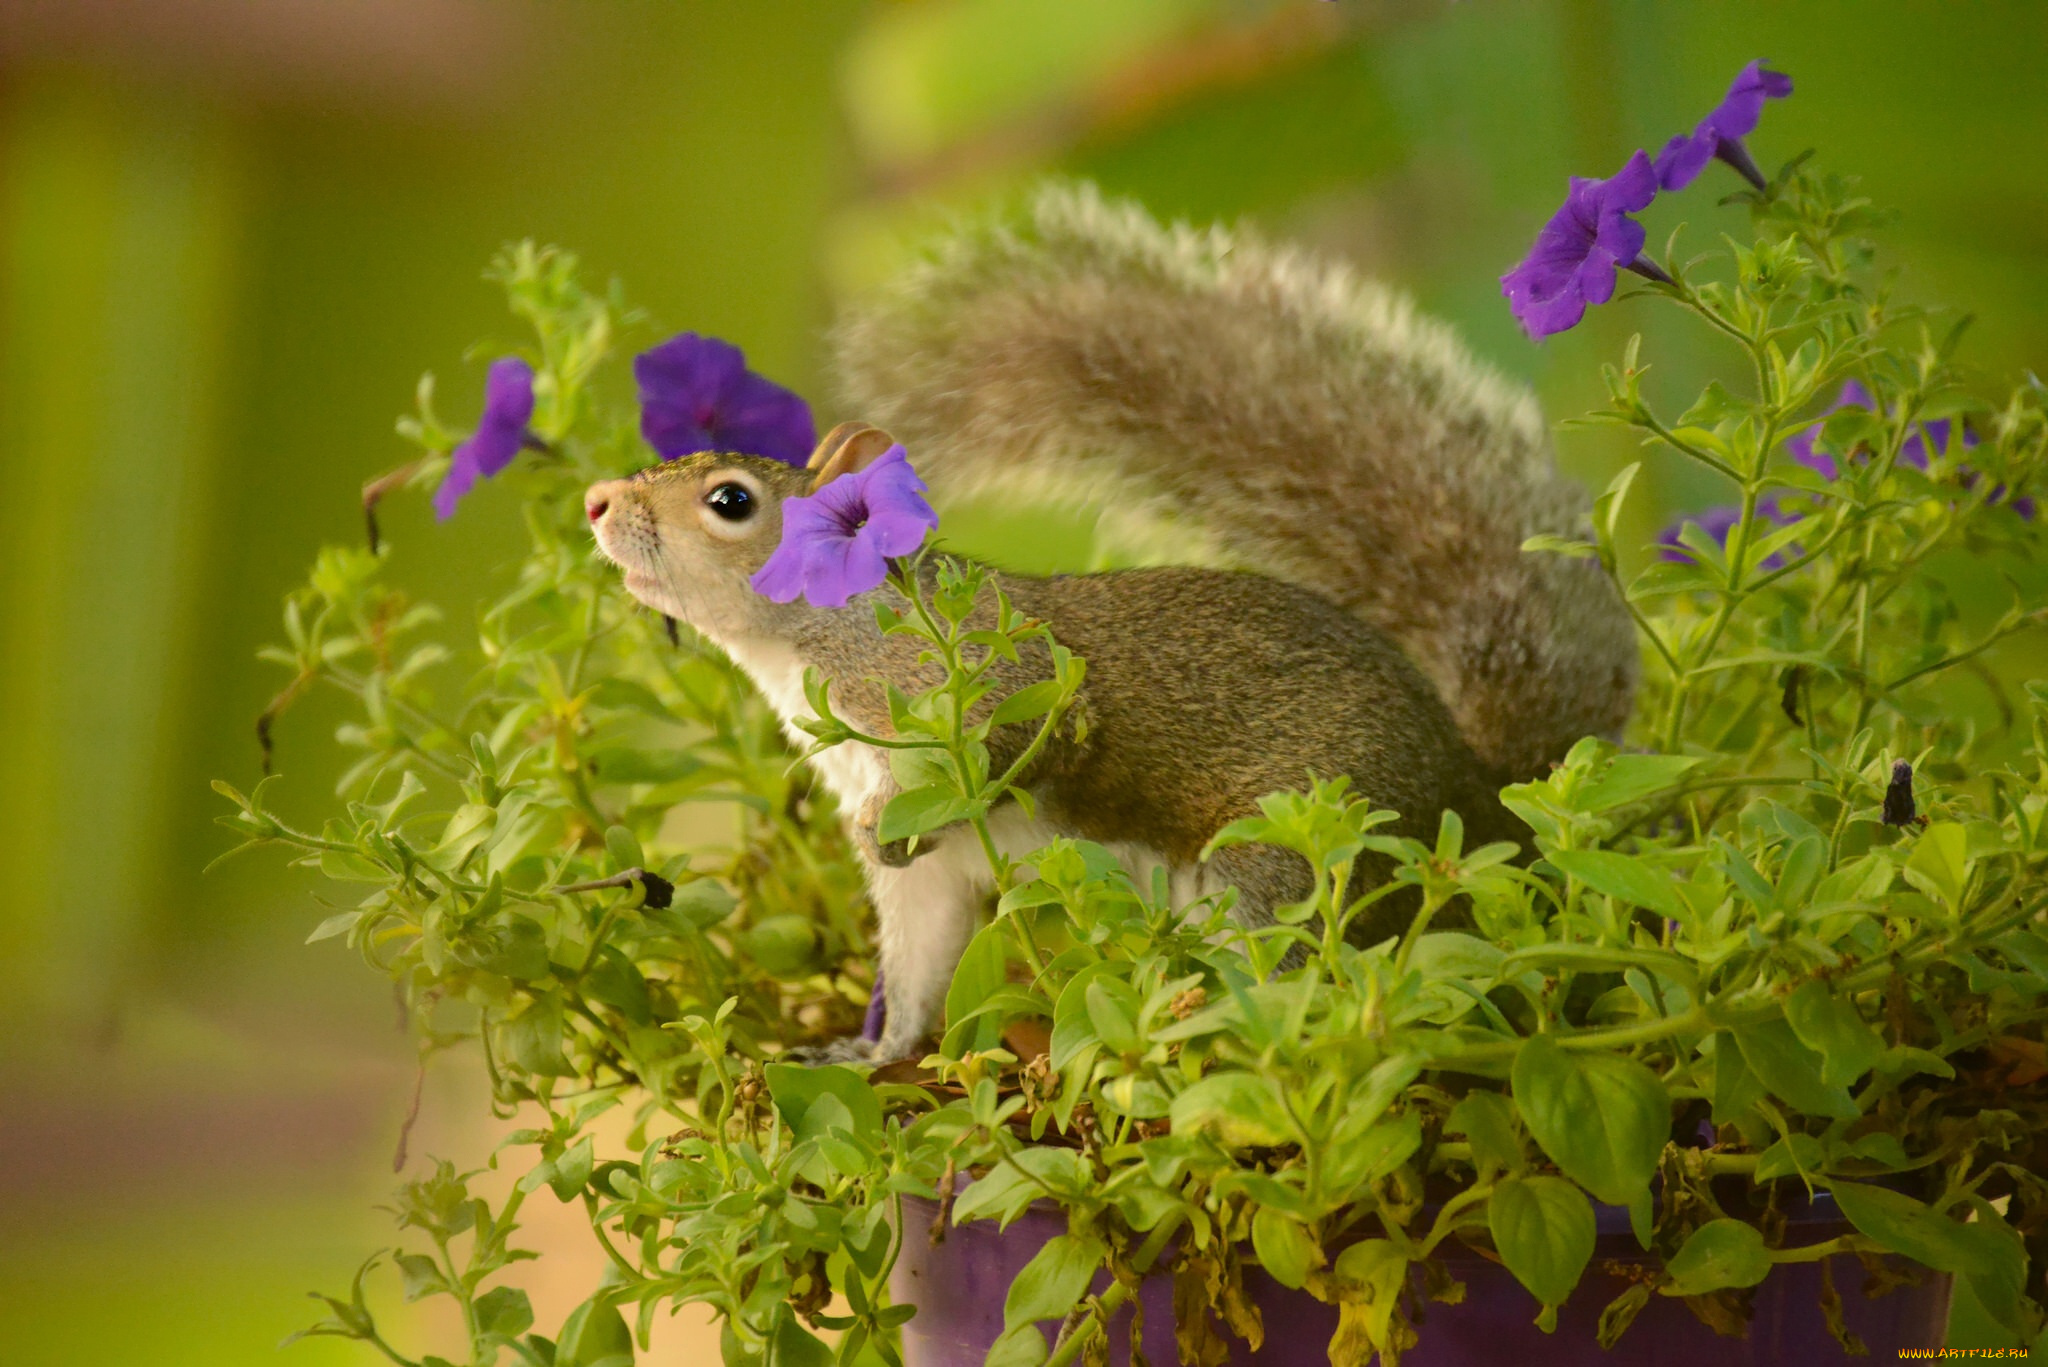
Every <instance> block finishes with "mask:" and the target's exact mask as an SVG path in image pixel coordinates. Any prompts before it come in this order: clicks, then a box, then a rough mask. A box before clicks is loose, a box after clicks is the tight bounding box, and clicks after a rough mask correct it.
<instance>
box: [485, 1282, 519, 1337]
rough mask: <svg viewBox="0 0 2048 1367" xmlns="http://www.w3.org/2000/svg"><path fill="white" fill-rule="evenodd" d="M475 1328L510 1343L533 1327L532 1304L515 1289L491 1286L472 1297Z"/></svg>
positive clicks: (512, 1287) (514, 1287)
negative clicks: (474, 1300)
mask: <svg viewBox="0 0 2048 1367" xmlns="http://www.w3.org/2000/svg"><path fill="white" fill-rule="evenodd" d="M476 1327H477V1331H478V1332H479V1333H484V1334H495V1335H497V1336H498V1337H499V1338H501V1339H504V1340H506V1341H507V1342H510V1341H511V1340H513V1339H515V1338H518V1337H519V1336H520V1335H521V1334H523V1333H525V1332H526V1331H527V1330H529V1329H531V1328H533V1304H532V1302H530V1301H528V1300H527V1298H526V1293H525V1292H524V1291H521V1290H520V1289H519V1288H518V1287H516V1286H498V1287H493V1288H491V1289H490V1290H489V1291H486V1292H484V1294H483V1295H481V1296H478V1297H477V1298H476Z"/></svg>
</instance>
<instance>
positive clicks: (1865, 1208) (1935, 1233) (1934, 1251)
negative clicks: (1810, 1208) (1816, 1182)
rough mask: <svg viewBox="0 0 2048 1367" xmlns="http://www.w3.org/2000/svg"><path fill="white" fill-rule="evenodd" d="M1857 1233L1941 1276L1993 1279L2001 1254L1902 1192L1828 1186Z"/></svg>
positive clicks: (1964, 1227)
mask: <svg viewBox="0 0 2048 1367" xmlns="http://www.w3.org/2000/svg"><path fill="white" fill-rule="evenodd" d="M1828 1190H1830V1191H1831V1192H1833V1193H1834V1197H1835V1204H1836V1205H1838V1206H1840V1207H1841V1208H1842V1214H1843V1215H1844V1216H1846V1217H1847V1218H1848V1221H1849V1223H1850V1224H1852V1225H1854V1226H1856V1232H1857V1233H1859V1234H1862V1235H1864V1236H1865V1237H1867V1238H1870V1239H1874V1240H1876V1241H1877V1242H1878V1243H1880V1244H1883V1245H1884V1246H1885V1247H1886V1248H1888V1249H1890V1250H1891V1251H1892V1252H1894V1253H1903V1254H1904V1255H1906V1256H1907V1257H1908V1258H1911V1259H1912V1260H1913V1261H1914V1262H1916V1263H1920V1264H1922V1265H1923V1266H1926V1267H1931V1268H1933V1269H1934V1270H1935V1271H1936V1272H1956V1273H1962V1274H1965V1275H1987V1274H1995V1273H1996V1272H1997V1271H1998V1264H1999V1255H1998V1253H1997V1251H1996V1250H1995V1249H1994V1248H1993V1247H1991V1246H1990V1245H1987V1244H1986V1243H1985V1241H1984V1240H1983V1239H1982V1238H1980V1237H1979V1236H1977V1235H1976V1234H1973V1233H1972V1232H1971V1227H1970V1226H1968V1225H1966V1224H1964V1223H1962V1221H1960V1220H1951V1219H1949V1218H1948V1217H1947V1216H1946V1215H1943V1214H1941V1213H1939V1212H1938V1211H1936V1210H1934V1209H1933V1208H1932V1207H1931V1206H1926V1205H1922V1204H1921V1203H1920V1202H1918V1201H1916V1200H1914V1199H1913V1198H1912V1197H1910V1196H1908V1195H1906V1194H1905V1193H1904V1192H1901V1191H1893V1190H1891V1189H1890V1188H1889V1187H1876V1186H1870V1185H1869V1184H1867V1183H1863V1182H1843V1181H1834V1182H1830V1183H1829V1184H1828Z"/></svg>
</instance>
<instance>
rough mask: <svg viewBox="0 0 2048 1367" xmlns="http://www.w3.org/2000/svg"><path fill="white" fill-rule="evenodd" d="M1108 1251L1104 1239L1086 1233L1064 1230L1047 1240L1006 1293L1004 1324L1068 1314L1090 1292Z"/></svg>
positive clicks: (1017, 1324) (1016, 1325)
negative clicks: (1067, 1232)
mask: <svg viewBox="0 0 2048 1367" xmlns="http://www.w3.org/2000/svg"><path fill="white" fill-rule="evenodd" d="M1108 1255H1109V1248H1108V1246H1107V1245H1106V1244H1104V1243H1103V1242H1102V1240H1100V1239H1095V1238H1090V1237H1087V1236H1085V1235H1080V1234H1062V1235H1059V1236H1058V1237H1056V1238H1052V1239H1048V1240H1046V1243H1045V1247H1044V1248H1041V1249H1039V1250H1038V1252H1037V1254H1036V1255H1034V1256H1033V1257H1032V1259H1031V1261H1030V1262H1028V1263H1026V1264H1024V1267H1023V1270H1022V1271H1020V1272H1018V1273H1017V1276H1016V1279H1015V1280H1014V1281H1012V1282H1011V1283H1010V1290H1009V1294H1007V1295H1005V1296H1004V1297H1003V1328H1004V1329H1005V1330H1011V1329H1017V1328H1020V1327H1022V1326H1024V1325H1028V1324H1032V1323H1035V1322H1036V1321H1038V1320H1050V1319H1061V1318H1064V1317H1065V1315H1066V1313H1067V1312H1068V1311H1069V1310H1072V1309H1073V1308H1074V1305H1075V1303H1076V1302H1078V1301H1079V1300H1080V1299H1081V1297H1082V1296H1083V1295H1085V1294H1087V1291H1088V1283H1089V1282H1090V1281H1092V1280H1094V1277H1095V1273H1096V1271H1097V1270H1098V1269H1100V1268H1101V1266H1102V1261H1103V1259H1104V1258H1106V1257H1107V1256H1108Z"/></svg>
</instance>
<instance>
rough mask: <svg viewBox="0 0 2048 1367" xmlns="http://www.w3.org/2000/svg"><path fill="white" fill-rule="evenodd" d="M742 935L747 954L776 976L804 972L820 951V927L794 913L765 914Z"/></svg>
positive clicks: (764, 969)
mask: <svg viewBox="0 0 2048 1367" xmlns="http://www.w3.org/2000/svg"><path fill="white" fill-rule="evenodd" d="M740 938H741V943H742V945H743V946H744V947H745V949H746V951H747V954H748V956H749V957H750V958H752V959H753V961H754V962H755V963H757V964H759V965H760V966H761V969H762V971H763V972H765V973H767V974H768V975H769V976H770V977H774V978H794V977H799V976H801V975H803V974H804V973H806V972H808V971H809V970H810V969H811V967H812V961H813V960H814V959H815V958H816V956H817V952H818V927H817V926H816V925H815V924H813V923H812V921H811V918H810V917H808V916H802V915H798V914H797V913H795V912H785V913H784V914H782V915H780V916H765V917H763V918H762V919H761V920H760V921H759V922H758V923H756V924H755V925H754V926H753V927H752V928H751V929H749V930H748V931H747V932H746V934H745V935H743V936H741V937H740Z"/></svg>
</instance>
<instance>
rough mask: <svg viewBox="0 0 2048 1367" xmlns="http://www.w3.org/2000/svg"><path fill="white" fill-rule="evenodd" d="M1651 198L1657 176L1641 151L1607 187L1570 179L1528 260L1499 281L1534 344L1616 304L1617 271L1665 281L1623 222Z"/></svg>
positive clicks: (1632, 226)
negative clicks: (1593, 307) (1591, 307)
mask: <svg viewBox="0 0 2048 1367" xmlns="http://www.w3.org/2000/svg"><path fill="white" fill-rule="evenodd" d="M1656 197H1657V176H1656V172H1655V171H1654V170H1653V169H1652V168H1651V166H1650V159H1649V157H1647V156H1645V155H1644V154H1643V153H1641V152H1637V153H1636V154H1635V155H1634V156H1632V157H1630V158H1629V159H1628V164H1627V165H1625V166H1623V167H1622V168H1621V170H1619V171H1617V172H1615V173H1614V175H1613V176H1611V177H1609V178H1608V179H1606V180H1586V179H1584V178H1583V177H1580V176H1573V177H1572V185H1571V192H1570V193H1569V194H1567V195H1566V196H1565V201H1564V205H1563V207H1561V208H1560V209H1559V210H1558V211H1557V212H1556V213H1555V214H1552V215H1551V217H1550V222H1548V223H1546V224H1544V225H1543V231H1542V232H1540V233H1538V234H1537V235H1536V245H1535V246H1533V247H1531V248H1530V249H1529V255H1528V256H1527V257H1526V258H1525V259H1524V260H1523V261H1522V263H1521V264H1520V265H1518V266H1516V267H1515V268H1514V269H1513V270H1511V271H1509V272H1508V273H1507V274H1506V275H1503V276H1502V277H1501V278H1500V290H1501V293H1502V294H1504V295H1506V296H1507V299H1508V308H1509V309H1510V310H1511V311H1512V312H1513V313H1514V315H1515V319H1516V321H1518V322H1520V323H1521V325H1522V330H1523V331H1524V332H1527V333H1528V334H1529V336H1530V337H1531V338H1532V339H1535V340H1539V341H1540V340H1541V339H1543V338H1545V337H1548V336H1550V335H1551V334H1553V333H1558V332H1563V331H1565V330H1566V329H1567V328H1570V327H1573V326H1575V325H1576V324H1577V323H1578V321H1579V319H1581V318H1583V317H1584V316H1585V314H1586V305H1588V304H1604V303H1606V302H1607V301H1608V300H1609V299H1611V298H1613V297H1614V273H1615V271H1616V270H1617V269H1628V270H1634V271H1638V272H1640V273H1642V274H1644V275H1648V276H1650V278H1651V279H1663V278H1666V277H1665V276H1664V272H1663V271H1661V270H1658V269H1657V267H1656V266H1655V265H1653V264H1652V263H1650V262H1649V261H1647V260H1645V259H1644V258H1643V257H1642V255H1641V253H1642V250H1643V225H1642V224H1640V223H1638V222H1636V221H1635V220H1634V219H1632V218H1630V217H1629V215H1630V214H1632V213H1635V212H1637V211H1639V210H1641V209H1642V208H1643V207H1644V206H1645V205H1647V204H1649V202H1650V201H1651V200H1653V199H1655V198H1656Z"/></svg>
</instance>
